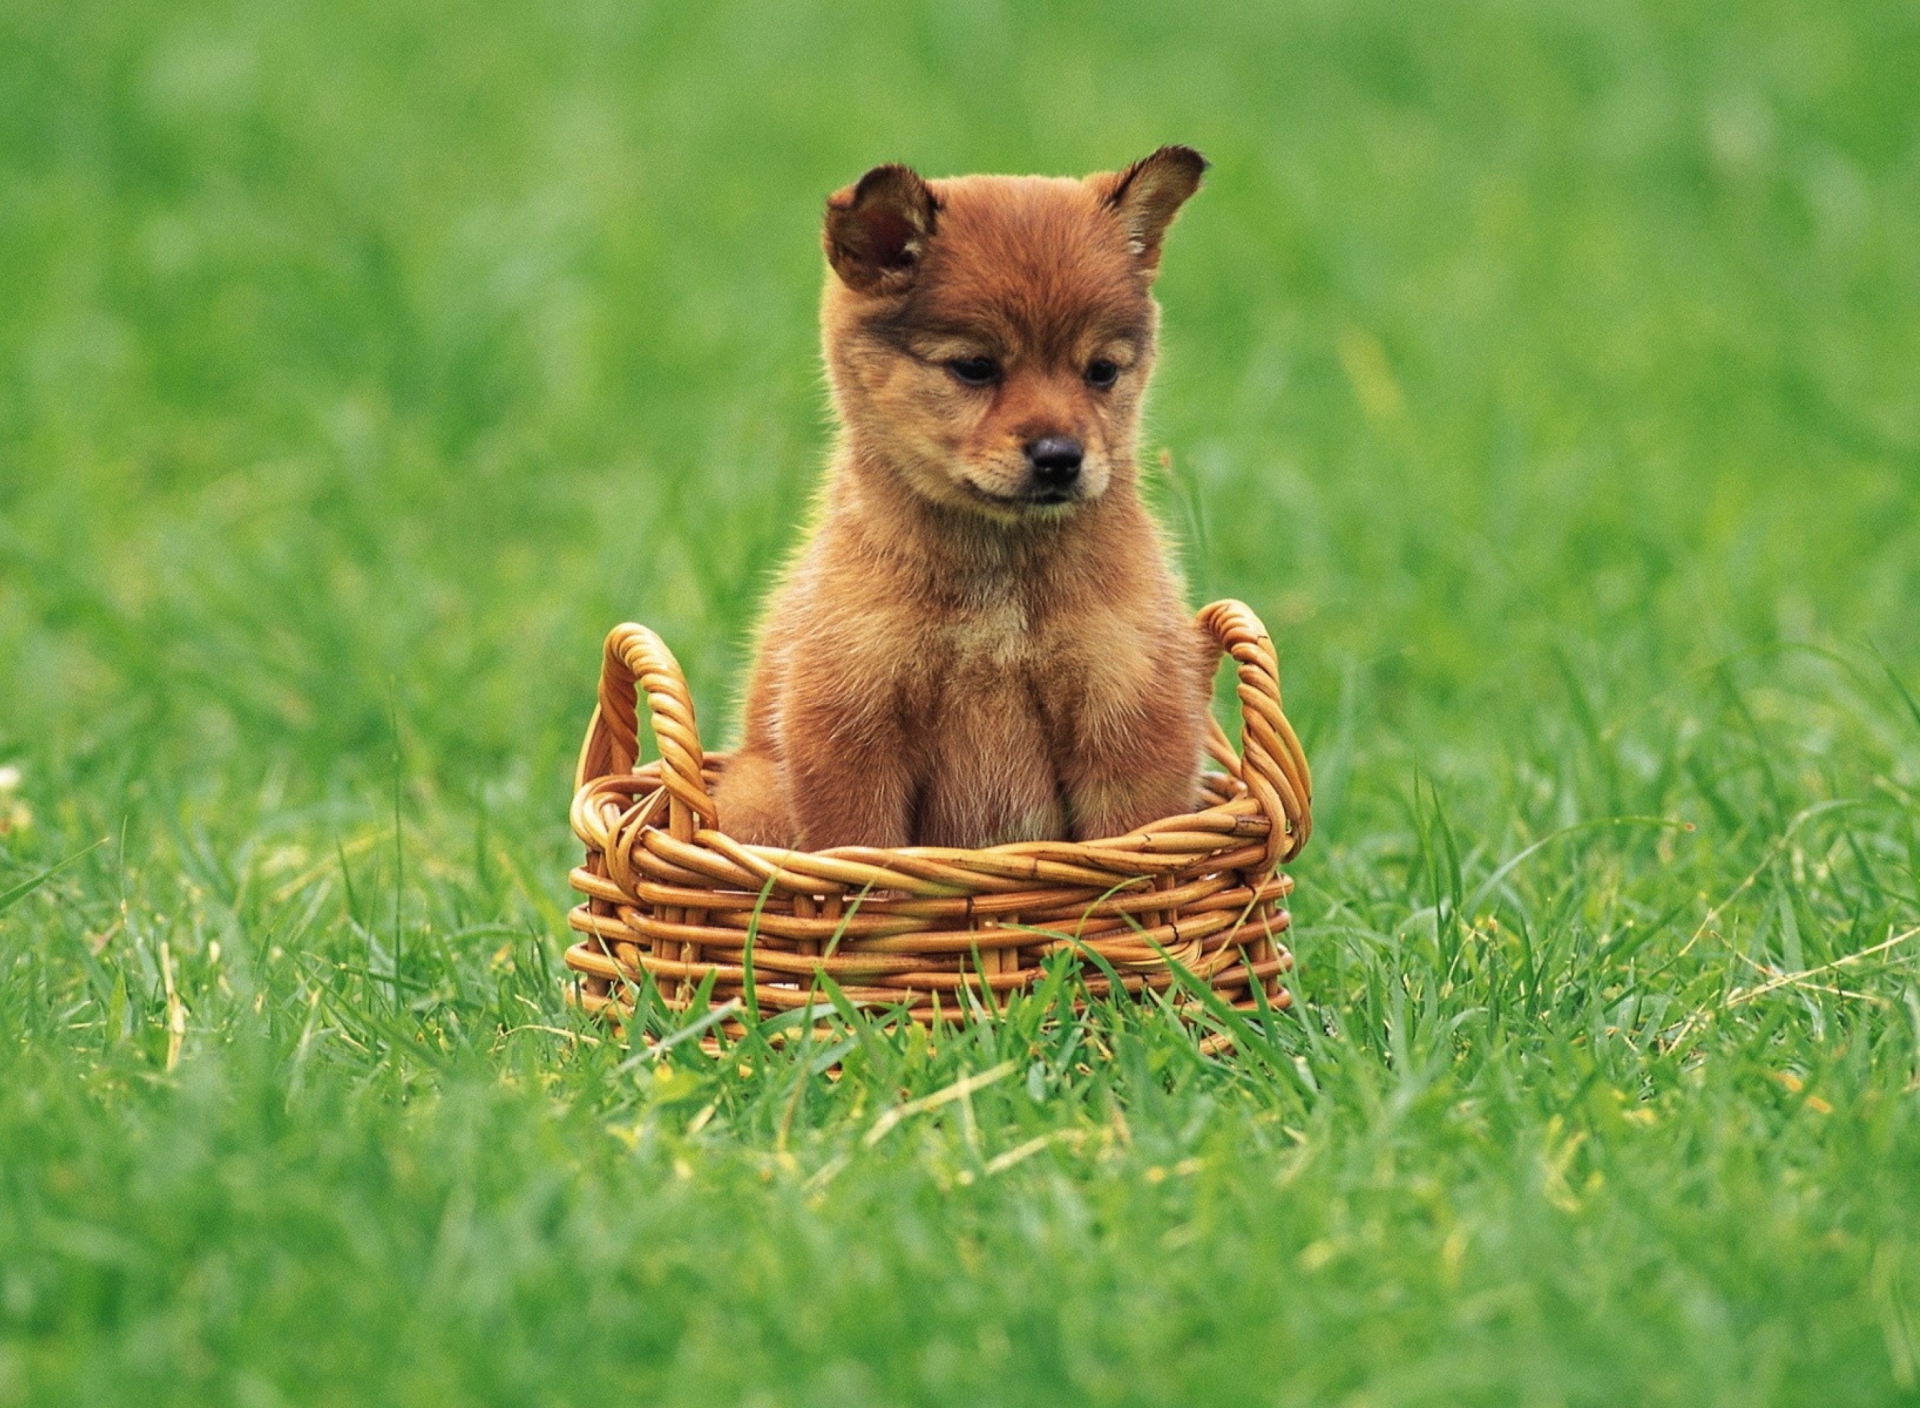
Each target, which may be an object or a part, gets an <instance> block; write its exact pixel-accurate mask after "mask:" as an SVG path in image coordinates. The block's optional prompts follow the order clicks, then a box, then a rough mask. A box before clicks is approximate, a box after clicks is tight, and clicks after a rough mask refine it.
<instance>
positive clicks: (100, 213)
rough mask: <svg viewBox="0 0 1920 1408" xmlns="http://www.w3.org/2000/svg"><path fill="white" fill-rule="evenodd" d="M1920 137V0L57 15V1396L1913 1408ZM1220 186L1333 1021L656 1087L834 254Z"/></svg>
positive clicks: (32, 1130) (41, 1282)
mask: <svg viewBox="0 0 1920 1408" xmlns="http://www.w3.org/2000/svg"><path fill="white" fill-rule="evenodd" d="M1916 74H1920V13H1916V11H1915V9H1914V8H1913V6H1912V5H1911V4H1906V3H1901V0H1887V2H1886V3H1871V0H1868V2H1867V3H1857V4H1854V3H1846V4H1828V5H1822V4H1815V3H1811V0H1801V3H1797V4H1792V3H1782V4H1770V3H1760V4H1755V5H1751V6H1745V7H1739V8H1738V10H1737V11H1729V9H1728V7H1719V6H1707V5H1695V4H1679V5H1656V4H1645V5H1632V4H1627V3H1621V0H1594V3H1589V4H1571V3H1546V4H1540V5H1534V6H1519V5H1511V4H1497V3H1491V4H1482V5H1461V4H1454V3H1450V0H1449V2H1448V3H1440V4H1436V5H1433V6H1426V7H1417V8H1416V7H1407V6H1400V5H1394V4H1387V3H1376V0H1354V3H1349V4H1339V5H1335V4H1325V3H1319V0H1300V3H1288V4H1284V5H1277V6H1262V7H1219V10H1218V12H1217V13H1214V14H1211V15H1208V14H1205V13H1202V12H1201V11H1200V9H1199V8H1198V7H1187V6H1162V7H1150V6H1143V5H1134V4H1123V5H1118V6H1096V5H1092V4H1080V3H1060V4H1055V3H1049V4H1044V5H1031V6H998V5H992V4H985V3H979V4H952V5H944V6H939V7H927V8H925V9H924V10H916V9H914V8H912V7H907V6H897V5H886V4H867V5H862V6H849V7H825V6H817V7H816V6H807V5H783V4H777V3H773V2H772V0H757V3H738V4H727V5H720V6H714V7H704V6H698V5H682V6H668V5H644V4H624V5H623V4H610V3H599V0H595V2H594V3H586V4H581V5H577V6H568V5H557V4H556V5H536V4H525V3H516V4H492V5H488V4H479V3H473V0H421V2H420V3H416V4H405V5H393V4H376V3H351V2H350V0H342V3H336V4H330V5H322V4H318V3H309V2H308V0H288V3H284V4H278V5H272V6H259V5H240V4H225V3H201V0H177V3H166V4H162V3H158V0H121V2H120V3H99V0H82V2H81V3H79V4H76V5H71V6H56V5H52V4H48V3H45V0H0V768H4V769H5V770H4V771H0V828H4V829H3V830H0V909H3V910H4V912H3V913H0V1404H3V1405H8V1408H11V1405H27V1404H32V1405H36V1408H37V1405H42V1404H55V1403H135V1402H137V1403H143V1404H193V1405H202V1404H223V1405H224V1404H233V1405H239V1406H240V1408H260V1406H263V1405H272V1404H282V1403H285V1404H340V1405H365V1404H376V1403H405V1404H409V1405H419V1404H437V1403H448V1404H492V1403H498V1404H515V1405H521V1404H561V1403H595V1404H601V1403H607V1402H613V1401H634V1402H644V1403H648V1404H676V1405H677V1404H716V1405H721V1404H726V1405H734V1404H752V1405H759V1408H774V1406H775V1405H778V1406H779V1408H789V1406H790V1405H792V1406H793V1408H799V1406H800V1405H861V1404H876V1405H877V1404H905V1403H925V1404H978V1403H1006V1404H1058V1403H1102V1404H1136V1403H1137V1404H1147V1403H1166V1402H1189V1403H1196V1404H1239V1403H1263V1404H1287V1405H1294V1404H1299V1405H1306V1404H1328V1405H1335V1404H1339V1405H1347V1406H1348V1408H1361V1406H1362V1405H1365V1406H1366V1408H1389V1405H1442V1404H1445V1405H1454V1404H1464V1405H1482V1404H1485V1405H1495V1404H1516V1405H1618V1404H1634V1405H1667V1404H1671V1405H1685V1408H1700V1406H1701V1405H1745V1404H1796V1405H1798V1404H1820V1405H1852V1404H1880V1403H1920V511H1917V510H1920V489H1917V486H1920V370H1917V369H1920V82H1916V79H1915V75H1916ZM1164 141H1185V142H1190V143H1192V144H1194V145H1195V146H1198V147H1199V148H1201V149H1202V150H1203V151H1205V152H1206V153H1207V155H1208V156H1209V157H1210V158H1212V160H1213V162H1214V163H1215V165H1214V169H1213V171H1212V173H1211V174H1210V177H1209V181H1208V186H1207V188H1206V189H1205V190H1204V191H1203V192H1202V193H1201V195H1200V196H1199V197H1197V198H1196V199H1195V200H1194V202H1193V203H1192V205H1191V206H1190V207H1189V208H1188V211H1187V213H1186V214H1185V215H1184V216H1183V217H1182V219H1181V221H1180V224H1179V225H1178V227H1177V228H1176V229H1175V231H1174V233H1173V234H1172V236H1171V238H1170V240H1169V244H1168V250H1167V256H1166V262H1165V271H1164V275H1163V277H1162V279H1161V281H1160V286H1159V289H1160V295H1161V300H1162V302H1163V304H1164V306H1165V337H1164V347H1163V353H1162V370H1161V373H1160V378H1159V381H1158V383H1157V388H1156V392H1155V396H1154V402H1153V408H1152V415H1151V438H1152V441H1153V445H1154V454H1153V459H1154V462H1155V463H1159V450H1161V449H1164V450H1165V451H1166V453H1167V459H1166V461H1165V464H1166V468H1165V470H1164V471H1163V472H1160V471H1157V472H1156V475H1155V479H1154V484H1153V490H1154V494H1155V497H1156V499H1157V501H1158V502H1159V504H1160V505H1161V507H1162V509H1163V510H1164V513H1165V517H1166V519H1167V522H1168V523H1169V525H1170V527H1171V528H1172V529H1173V531H1174V532H1175V533H1176V534H1177V536H1178V537H1179V539H1180V540H1181V542H1182V543H1183V545H1184V547H1183V551H1184V555H1185V561H1186V566H1187V573H1188V578H1189V581H1190V584H1191V595H1192V597H1193V599H1194V601H1195V602H1196V603H1198V602H1200V601H1204V600H1208V599H1211V598H1212V597H1216V596H1225V595H1233V596H1238V597H1241V598H1244V599H1245V600H1247V601H1248V602H1250V603H1251V604H1252V605H1253V606H1254V607H1255V609H1256V610H1258V611H1259V612H1260V613H1261V614H1262V615H1263V616H1264V618H1265V619H1266V621H1267V622H1268V624H1269V626H1270V627H1271V628H1272V630H1273V633H1274V635H1275V638H1276V641H1277V642H1278V645H1279V648H1280V651H1281V658H1282V663H1283V666H1284V670H1285V683H1286V689H1287V700H1288V708H1289V712H1290V713H1291V715H1292V717H1293V719H1294V721H1295V723H1296V724H1297V725H1298V727H1299V729H1300V732H1301V734H1302V736H1303V738H1304V740H1305V742H1306V745H1307V748H1308V750H1309V754H1310V756H1311V757H1312V758H1313V760H1314V762H1315V766H1316V778H1317V784H1318V786H1317V796H1316V801H1317V806H1316V820H1317V828H1316V833H1315V836H1314V840H1313V843H1312V845H1311V846H1310V848H1309V849H1308V850H1307V852H1306V853H1305V855H1304V856H1302V857H1301V859H1300V861H1299V862H1298V863H1297V865H1296V866H1295V867H1294V872H1295V875H1296V878H1297V881H1298V886H1299V888H1298V892H1297V895H1296V905H1295V908H1296V915H1297V920H1298V923H1297V929H1296V934H1295V948H1296V952H1297V955H1298V959H1299V967H1298V971H1297V973H1296V974H1295V975H1294V977H1293V979H1292V983H1293V987H1294V991H1295V995H1296V998H1297V1003H1296V1007H1295V1010H1294V1012H1293V1014H1291V1015H1289V1016H1288V1017H1286V1018H1285V1019H1283V1020H1281V1021H1279V1022H1277V1023H1275V1024H1274V1026H1273V1029H1272V1030H1271V1031H1270V1032H1269V1033H1268V1036H1267V1039H1266V1040H1265V1041H1263V1042H1260V1043H1251V1044H1247V1045H1245V1046H1243V1049H1242V1050H1241V1052H1240V1053H1239V1054H1238V1055H1237V1056H1228V1057H1220V1058H1215V1057H1207V1056H1203V1055H1202V1054H1200V1052H1199V1050H1198V1049H1197V1047H1196V1044H1195V1042H1194V1040H1193V1037H1192V1035H1191V1033H1190V1032H1189V1031H1187V1030H1186V1029H1184V1028H1183V1027H1182V1026H1181V1025H1179V1024H1178V1022H1177V1021H1176V1020H1175V1019H1174V1018H1172V1017H1170V1016H1168V1015H1167V1014H1166V1013H1164V1012H1163V1011H1161V1010H1160V1009H1158V1008H1155V1007H1150V1006H1149V1007H1122V1008H1117V1009H1107V1010H1099V1011H1096V1012H1094V1013H1093V1014H1092V1015H1091V1016H1090V1017H1089V1018H1088V1020H1087V1021H1086V1022H1085V1023H1071V1022H1069V1023H1061V1022H1059V1021H1057V1020H1055V1018H1056V1014H1055V1013H1053V1012H1051V1011H1045V1010H1041V1009H1039V1008H1038V1007H1035V1006H1033V1005H1017V1006H1016V1007H1015V1009H1014V1010H1013V1012H1012V1013H1011V1014H1010V1016H1009V1018H1008V1021H1007V1022H1006V1023H1005V1024H1004V1025H1003V1026H1001V1027H999V1028H997V1029H979V1030H972V1031H969V1032H966V1033H963V1034H951V1033H949V1034H946V1035H941V1036H938V1037H932V1038H930V1037H929V1036H928V1034H927V1033H924V1032H918V1033H901V1032H893V1033H888V1032H883V1031H878V1030H875V1031H867V1032H860V1033H855V1034H853V1037H852V1038H851V1039H853V1040H854V1042H855V1044H854V1045H853V1046H852V1047H850V1048H848V1049H847V1050H846V1052H845V1054H844V1059H843V1060H842V1061H841V1063H840V1066H839V1069H838V1070H837V1071H828V1070H826V1069H824V1066H825V1064H826V1063H824V1062H823V1061H822V1059H821V1057H822V1049H821V1048H820V1047H819V1046H817V1045H809V1044H805V1043H802V1044H799V1045H794V1046H773V1045H769V1044H767V1043H764V1042H759V1043H755V1042H748V1043H745V1044H743V1045H741V1046H739V1047H737V1048H734V1049H730V1050H728V1051H726V1052H725V1053H724V1054H723V1055H722V1056H721V1057H720V1058H718V1059H715V1058H712V1057H710V1056H708V1055H706V1054H704V1053H703V1052H702V1051H701V1050H700V1047H699V1044H698V1043H697V1042H692V1041H684V1042H681V1043H679V1044H678V1045H676V1046H674V1047H672V1048H671V1049H670V1050H668V1051H666V1052H664V1053H659V1052H653V1053H651V1054H650V1051H649V1049H648V1044H649V1043H652V1042H656V1041H660V1040H666V1039H670V1037H671V1033H672V1030H673V1027H672V1024H671V1023H664V1022H656V1023H655V1024H654V1025H653V1026H652V1027H651V1029H650V1030H649V1031H647V1032H646V1033H644V1034H642V1035H643V1036H644V1040H643V1041H641V1042H640V1043H639V1044H629V1041H628V1040H627V1039H626V1038H617V1037H616V1036H615V1035H614V1034H613V1033H611V1032H609V1031H607V1030H606V1029H604V1028H601V1027H597V1026H595V1025H594V1024H593V1023H591V1022H589V1021H586V1020H584V1019H582V1018H580V1017H578V1016H577V1015H576V1014H575V1013H574V1012H573V1010H572V1009H571V1008H569V1007H568V1006H567V1004H566V1003H565V1001H564V1000H563V995H562V981H561V980H562V976H563V969H562V966H561V963H560V954H561V952H562V949H563V947H564V945H565V943H566V942H567V932H566V925H565V909H566V906H567V904H568V903H569V896H568V892H567V889H566V884H565V877H566V872H567V869H568V867H569V866H570V865H571V864H573V863H574V862H575V860H576V858H577V847H576V843H575V841H574V839H573V837H572V835H571V833H570V832H569V830H568V827H567V823H566V806H567V800H568V793H569V786H570V782H571V772H572V763H573V753H574V750H575V748H576V747H577V745H578V741H579V736H580V731H581V729H582V728H583V726H584V724H585V721H586V717H587V714H588V712H589V710H590V708H591V701H592V698H593V691H594V686H595V675H596V669H597V663H598V642H599V639H600V636H601V635H602V634H603V633H604V631H605V630H606V629H607V628H608V627H609V626H611V625H612V624H614V623H615V622H617V621H621V620H626V619H636V620H641V621H645V622H647V623H648V624H650V625H652V626H654V627H655V628H656V629H658V630H659V631H660V632H661V633H662V634H663V635H664V636H665V637H666V638H667V639H668V640H669V641H670V642H671V643H672V645H673V646H674V648H675V649H676V650H677V651H678V653H679V656H680V659H681V660H682V662H683V663H684V664H685V666H686V667H687V670H688V674H689V677H690V678H691V680H692V681H693V684H694V687H695V692H696V696H697V701H698V704H699V707H700V709H701V717H702V720H703V723H704V726H705V730H706V732H707V733H708V735H709V737H710V739H712V740H714V741H716V742H717V741H720V740H722V739H724V737H725V736H726V732H727V728H728V725H729V722H730V716H731V713H732V707H733V681H734V680H735V678H736V677H737V675H738V672H739V671H740V669H741V666H742V661H743V646H744V640H745V636H746V632H747V630H748V628H749V625H750V623H751V619H752V613H753V609H754V603H755V601H756V600H757V598H758V596H759V594H760V593H761V591H762V590H763V588H764V586H765V584H766V582H767V580H768V577H769V574H770V573H771V572H772V571H773V570H774V569H775V567H776V566H777V564H778V562H779V560H780V557H781V555H782V553H783V552H784V551H785V550H786V547H787V545H788V544H789V542H790V541H791V538H792V533H793V525H794V524H795V522H796V521H797V520H799V519H800V518H801V517H802V516H803V515H804V513H805V511H806V505H807V500H808V496H809V494H810V492H811V486H812V485H813V483H814V482H815V480H816V478H817V474H818V470H819V466H820V463H821V459H822V456H823V453H824V450H825V446H826V443H827V437H828V428H827V426H826V424H825V421H824V417H823V406H822V398H821V393H820V386H819V377H818V371H817V349H816V330H815V324H814V309H815V305H816V300H817V297H818V289H819V279H820V275H821V269H820V265H821V260H820V255H819V248H818V240H817V223H816V222H817V220H818V217H819V213H820V208H821V202H822V199H823V197H824V195H825V193H826V192H828V191H829V190H831V189H833V188H834V187H836V186H838V185H840V184H843V183H844V182H846V181H848V180H851V179H852V178H853V177H855V176H856V175H858V174H859V172H860V171H861V170H863V169H864V168H865V167H867V166H869V165H871V164H873V163H875V162H878V161H881V160H887V159H895V158H901V159H907V160H911V161H913V162H914V163H916V164H917V165H919V166H920V168H921V169H922V170H924V171H926V172H928V173H929V174H945V173H954V172H960V171H967V170H1047V171H1069V172H1079V171H1085V170H1092V169H1099V168H1104V167H1112V166H1114V165H1118V164H1120V163H1123V162H1125V161H1127V160H1130V159H1131V158H1133V157H1136V156H1138V155H1141V154H1143V153H1144V152H1146V151H1148V150H1150V149H1151V148H1153V147H1154V146H1156V145H1158V144H1159V143H1161V142H1164ZM56 867H58V868H56ZM35 881H43V882H44V883H40V884H38V886H37V888H29V887H30V886H31V885H32V883H33V882H35ZM631 1035H633V1034H631V1033H630V1034H629V1036H631ZM832 1049H833V1048H828V1050H829V1052H831V1051H832ZM1009 1062H1010V1063H1012V1064H1011V1066H1010V1067H1008V1071H1009V1073H1008V1074H1007V1075H1006V1076H1005V1078H1002V1079H998V1080H995V1081H993V1082H991V1083H987V1084H983V1085H981V1086H980V1087H979V1088H977V1089H975V1090H973V1092H972V1094H971V1095H970V1096H969V1097H968V1098H966V1099H955V1100H950V1101H947V1102H946V1103H944V1104H940V1105H937V1106H935V1107H933V1108H928V1109H925V1110H923V1111H921V1112H919V1113H916V1114H910V1115H908V1116H907V1117H905V1118H901V1119H899V1120H897V1121H893V1120H892V1119H891V1117H890V1116H889V1115H888V1112H889V1111H892V1110H894V1109H895V1108H896V1107H897V1106H899V1105H900V1104H901V1103H902V1101H904V1100H910V1099H914V1098H917V1097H923V1096H928V1095H934V1094H938V1093H940V1092H942V1091H948V1090H950V1089H951V1088H952V1087H953V1086H954V1084H955V1082H957V1081H960V1080H962V1079H963V1078H965V1077H967V1076H969V1075H978V1074H980V1073H985V1072H991V1071H994V1070H996V1069H998V1068H1001V1067H1003V1066H1005V1065H1006V1064H1007V1063H1009Z"/></svg>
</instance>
